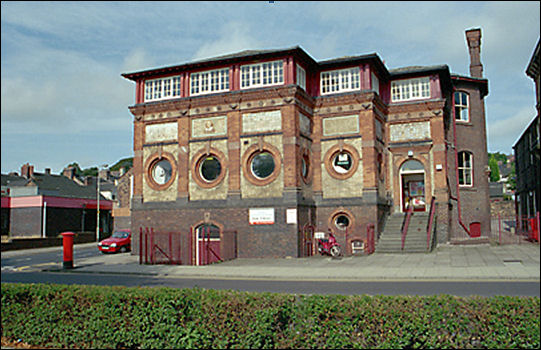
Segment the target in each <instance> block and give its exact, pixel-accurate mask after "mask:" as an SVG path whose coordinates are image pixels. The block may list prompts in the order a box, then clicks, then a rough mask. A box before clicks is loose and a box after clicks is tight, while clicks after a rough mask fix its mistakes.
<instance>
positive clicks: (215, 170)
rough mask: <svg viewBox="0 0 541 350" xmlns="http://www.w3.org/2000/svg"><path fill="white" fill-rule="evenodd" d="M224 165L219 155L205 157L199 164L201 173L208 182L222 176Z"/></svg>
mask: <svg viewBox="0 0 541 350" xmlns="http://www.w3.org/2000/svg"><path fill="white" fill-rule="evenodd" d="M221 172H222V165H221V164H220V161H219V160H218V158H217V157H215V156H213V155H211V156H208V157H205V158H203V160H202V161H201V163H200V165H199V174H200V175H201V178H202V179H203V180H205V181H207V182H213V181H215V180H216V179H218V177H219V176H220V174H221Z"/></svg>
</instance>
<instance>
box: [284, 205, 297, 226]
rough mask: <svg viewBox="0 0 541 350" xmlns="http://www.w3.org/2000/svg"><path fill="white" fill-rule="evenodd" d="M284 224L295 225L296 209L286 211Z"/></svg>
mask: <svg viewBox="0 0 541 350" xmlns="http://www.w3.org/2000/svg"><path fill="white" fill-rule="evenodd" d="M286 223H288V224H296V223H297V208H292V209H286Z"/></svg>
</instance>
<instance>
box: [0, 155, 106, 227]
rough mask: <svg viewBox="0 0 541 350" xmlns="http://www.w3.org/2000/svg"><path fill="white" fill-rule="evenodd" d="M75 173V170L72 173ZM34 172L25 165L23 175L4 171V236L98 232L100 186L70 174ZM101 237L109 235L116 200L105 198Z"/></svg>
mask: <svg viewBox="0 0 541 350" xmlns="http://www.w3.org/2000/svg"><path fill="white" fill-rule="evenodd" d="M71 174H73V172H71ZM66 175H68V174H66V172H64V175H55V174H51V172H50V169H46V171H45V173H37V172H34V166H33V165H30V164H28V163H27V164H24V165H23V166H22V167H21V175H20V176H19V175H18V174H6V175H4V174H2V235H7V236H8V237H9V238H51V237H58V235H59V234H60V233H62V232H66V231H73V232H96V226H97V208H98V205H97V193H96V187H91V186H84V185H81V184H79V183H77V182H76V181H74V180H73V178H70V177H69V176H66ZM99 206H100V236H102V235H109V234H110V232H111V226H112V220H111V209H112V206H113V202H112V201H110V200H108V199H106V198H105V197H103V196H102V197H101V200H100V204H99Z"/></svg>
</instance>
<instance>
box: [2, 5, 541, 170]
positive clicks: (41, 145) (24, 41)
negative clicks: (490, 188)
mask: <svg viewBox="0 0 541 350" xmlns="http://www.w3.org/2000/svg"><path fill="white" fill-rule="evenodd" d="M1 6H2V7H1V33H2V41H1V94H2V95H1V96H2V98H1V147H2V149H1V151H2V157H1V163H2V173H3V174H6V173H9V172H12V171H16V172H20V168H21V165H23V164H25V163H30V164H31V165H34V170H35V171H38V172H43V171H44V169H45V168H49V169H51V171H52V173H53V174H57V173H60V172H61V171H62V169H63V168H64V167H65V166H67V165H68V164H70V163H73V162H77V163H78V164H79V165H80V167H81V168H83V169H85V168H89V167H94V166H101V165H104V164H108V165H109V166H111V165H113V164H115V163H116V162H117V161H119V160H121V159H123V158H127V157H132V156H133V116H132V115H131V113H130V112H129V109H128V107H129V106H132V105H134V103H135V84H134V83H133V82H131V81H129V80H126V79H124V78H123V77H122V76H121V74H122V73H128V72H134V71H139V70H145V69H149V68H155V67H163V66H169V65H176V64H181V63H187V62H190V61H193V60H198V59H203V58H211V57H214V56H219V55H223V54H228V53H233V52H238V51H242V50H248V49H280V48H289V47H292V46H297V45H298V46H300V47H302V48H303V49H304V50H305V51H306V52H307V53H308V54H309V55H310V56H311V57H312V58H314V59H315V60H317V61H319V60H325V59H332V58H337V57H342V56H355V55H364V54H371V53H377V54H378V56H379V57H380V58H381V59H382V60H383V61H384V62H385V65H386V67H387V69H394V68H400V67H407V66H431V65H441V64H446V65H448V66H449V68H450V71H451V73H454V74H460V75H469V54H468V49H467V45H466V39H465V34H464V32H465V31H466V30H467V29H471V28H481V31H482V38H481V62H482V64H483V67H484V77H485V78H487V79H488V81H489V95H488V96H487V97H486V98H485V109H486V118H487V133H488V151H489V152H502V153H506V154H511V153H512V152H513V149H512V147H513V145H514V144H515V142H516V141H517V139H518V137H519V136H520V135H521V133H522V132H523V131H524V130H525V128H526V127H527V126H528V124H529V123H530V121H531V120H532V119H533V118H534V117H535V115H536V110H535V103H536V101H535V85H534V83H533V80H532V79H531V78H529V77H528V76H527V75H526V74H525V70H526V68H527V66H528V63H529V62H530V59H531V57H532V54H533V51H534V48H535V46H536V44H537V42H538V40H539V28H540V22H539V17H540V15H539V10H540V9H539V7H540V2H539V1H533V2H519V1H509V2H505V1H496V2H453V1H451V2H439V1H438V2H425V1H419V2H405V1H400V2H387V1H383V2H374V1H370V2H351V1H348V2H337V1H332V2H325V1H316V2H309V1H306V2H289V1H274V2H269V1H254V2H222V1H220V2H199V1H197V2H169V1H168V2H157V1H152V2H132V1H130V2H99V1H98V2H94V1H92V2H81V1H77V2H64V1H62V2H48V1H40V2H25V1H16V2H12V1H2V2H1Z"/></svg>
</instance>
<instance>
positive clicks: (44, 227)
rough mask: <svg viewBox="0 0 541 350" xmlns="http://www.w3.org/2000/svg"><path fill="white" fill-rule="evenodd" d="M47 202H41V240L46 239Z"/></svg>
mask: <svg viewBox="0 0 541 350" xmlns="http://www.w3.org/2000/svg"><path fill="white" fill-rule="evenodd" d="M46 225H47V202H43V231H42V233H41V236H42V237H43V238H47V229H46Z"/></svg>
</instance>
